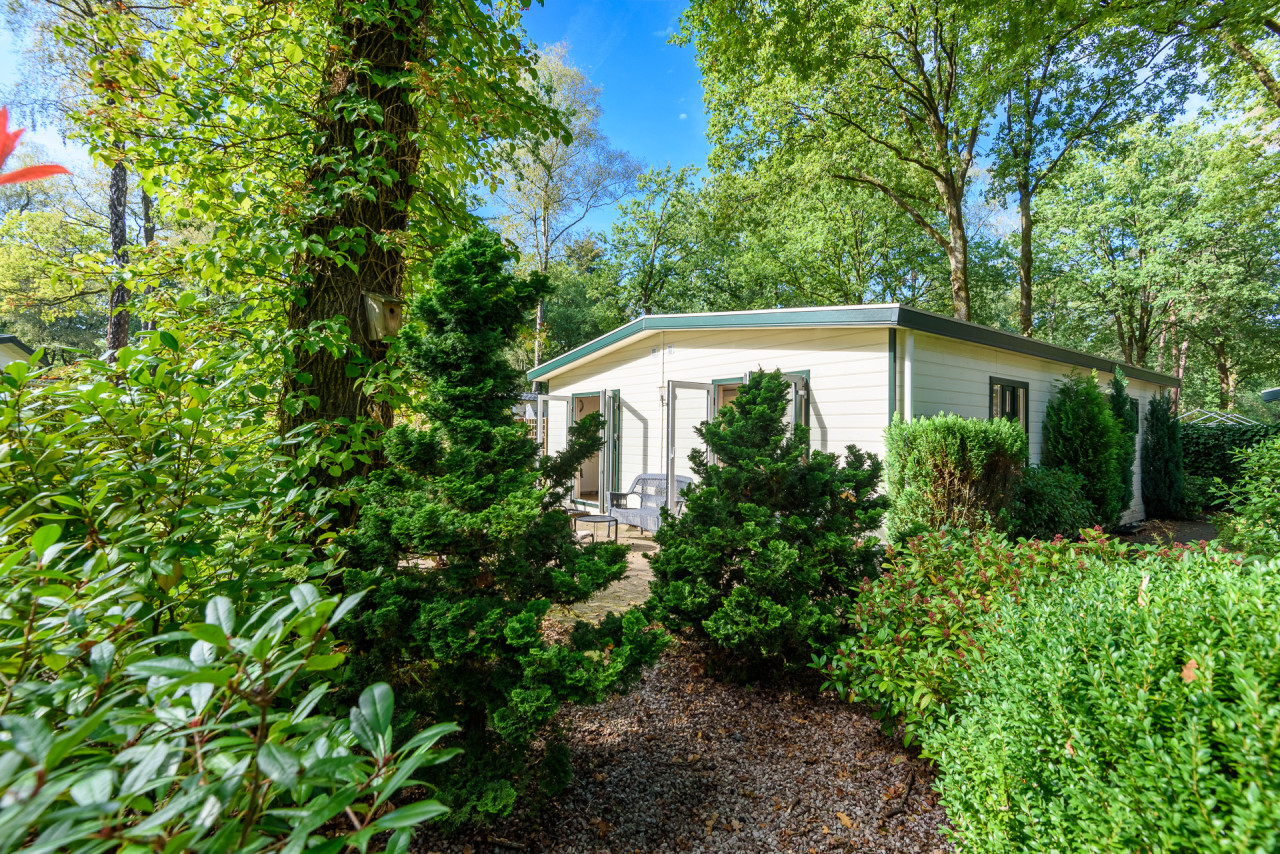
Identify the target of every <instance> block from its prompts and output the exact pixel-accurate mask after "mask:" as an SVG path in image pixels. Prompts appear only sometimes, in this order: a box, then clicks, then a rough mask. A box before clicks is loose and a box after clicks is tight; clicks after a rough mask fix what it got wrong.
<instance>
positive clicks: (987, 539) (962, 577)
mask: <svg viewBox="0 0 1280 854" xmlns="http://www.w3.org/2000/svg"><path fill="white" fill-rule="evenodd" d="M1125 554H1126V546H1125V545H1124V544H1122V543H1120V542H1118V541H1116V540H1112V539H1108V538H1107V537H1106V536H1105V535H1103V534H1102V532H1101V531H1100V530H1086V531H1083V532H1082V540H1081V541H1080V542H1074V541H1067V540H1063V539H1062V538H1060V537H1059V538H1057V539H1055V540H1054V541H1053V542H1044V541H1040V540H1032V541H1030V542H1026V543H1018V544H1014V543H1010V542H1009V541H1008V540H1006V539H1005V538H1004V537H1003V536H1001V535H999V534H970V535H946V534H942V533H936V532H935V533H932V534H923V535H921V536H918V537H914V538H912V539H911V540H909V541H908V542H907V543H906V544H905V546H903V547H900V548H896V549H893V550H892V551H891V553H890V554H889V555H887V556H886V558H885V564H884V574H883V575H882V576H881V577H880V578H878V579H876V580H874V581H872V580H870V579H868V580H865V581H863V582H862V588H861V590H860V591H859V594H858V598H857V602H856V604H855V606H854V609H853V612H852V615H851V623H852V628H853V629H854V633H851V634H850V635H849V637H848V639H846V640H845V641H844V642H843V644H842V645H840V646H838V647H837V648H835V649H834V650H833V651H831V652H829V653H827V654H825V655H822V656H818V657H816V658H815V659H814V662H813V666H814V667H815V668H817V669H818V670H819V671H821V672H822V673H824V674H825V675H826V679H827V683H826V685H824V686H823V687H824V690H826V689H834V690H835V691H836V692H837V693H838V694H839V695H840V696H841V697H842V698H844V699H847V700H849V701H850V702H866V703H873V704H876V706H877V709H876V712H875V714H876V716H877V717H879V718H880V719H882V720H883V721H884V722H885V726H886V728H887V729H892V727H894V726H895V725H896V724H897V723H898V722H899V721H902V722H903V723H904V724H905V725H906V735H907V741H908V743H909V742H910V741H912V740H914V739H915V738H917V737H919V735H920V733H922V732H927V731H928V730H929V729H930V728H931V727H932V726H934V725H935V724H936V723H937V721H938V720H939V719H940V718H941V717H942V716H944V715H945V714H946V708H947V706H948V705H949V704H950V703H952V702H953V701H954V700H955V698H956V696H957V692H958V690H959V689H958V687H957V686H958V682H959V678H960V675H961V674H962V673H963V672H964V671H966V670H967V669H969V668H970V667H971V666H973V665H974V664H975V663H977V662H978V661H981V660H982V659H983V658H984V657H985V656H986V655H987V649H986V647H987V645H988V643H989V642H988V640H987V637H988V634H987V630H988V627H989V624H990V622H991V620H992V619H993V618H994V615H995V612H996V611H997V610H998V608H999V607H1000V606H1001V603H1003V602H1006V601H1007V602H1010V603H1013V604H1014V605H1015V606H1016V605H1017V603H1018V602H1019V601H1020V600H1021V598H1022V597H1023V596H1024V595H1025V594H1026V592H1027V591H1028V590H1032V589H1037V588H1042V587H1057V586H1061V585H1063V584H1066V583H1068V582H1070V581H1072V580H1073V579H1076V578H1078V577H1079V576H1080V574H1081V573H1083V572H1085V571H1086V570H1087V569H1088V568H1090V567H1092V566H1097V565H1112V564H1116V563H1119V562H1122V561H1123V560H1124V559H1125Z"/></svg>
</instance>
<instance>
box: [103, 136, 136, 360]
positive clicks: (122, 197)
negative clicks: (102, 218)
mask: <svg viewBox="0 0 1280 854" xmlns="http://www.w3.org/2000/svg"><path fill="white" fill-rule="evenodd" d="M128 199H129V171H128V169H127V168H126V167H125V164H124V160H123V159H120V160H117V161H116V163H115V165H114V166H112V167H111V183H110V185H109V190H108V197H107V226H108V229H109V231H110V234H111V257H112V259H113V260H114V261H115V263H116V266H117V267H120V268H121V269H123V268H124V267H125V266H126V265H127V264H128V263H129V253H128V251H127V250H126V249H125V247H126V246H127V245H128V243H129V230H128V224H127V222H126V219H125V217H126V213H127V202H128ZM131 296H133V294H132V292H130V290H129V288H128V287H127V286H126V285H125V283H124V281H123V280H121V281H119V282H117V283H116V285H115V287H114V288H112V289H111V300H110V303H109V304H108V309H107V311H108V320H107V359H108V360H110V361H115V354H116V352H117V351H118V350H120V349H121V348H122V347H126V346H128V344H129V310H128V308H127V306H128V305H129V298H130V297H131Z"/></svg>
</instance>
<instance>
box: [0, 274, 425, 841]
mask: <svg viewBox="0 0 1280 854" xmlns="http://www.w3.org/2000/svg"><path fill="white" fill-rule="evenodd" d="M187 302H188V303H190V302H192V300H190V299H188V300H187ZM187 307H188V308H191V306H190V305H188V306H187ZM192 311H193V314H194V319H190V320H188V321H181V320H179V319H177V318H173V319H171V323H170V324H169V326H170V330H169V331H165V332H158V333H153V334H151V335H149V336H146V337H144V338H143V339H142V340H141V341H140V342H139V343H138V345H137V346H136V347H130V348H125V349H123V350H121V351H119V352H118V353H117V354H116V356H117V358H116V361H115V362H114V363H113V364H108V363H105V362H98V361H86V362H82V363H81V364H79V365H77V366H76V367H75V368H74V370H73V371H72V373H71V375H70V376H69V377H68V378H67V379H68V381H66V382H62V383H59V382H51V381H49V380H48V379H47V378H45V377H42V376H38V375H37V374H36V373H35V372H33V371H32V370H31V368H30V366H29V365H28V364H27V363H25V362H14V363H12V364H10V365H8V366H6V369H5V371H4V373H3V374H0V506H2V507H3V508H4V512H3V515H2V516H0V574H2V575H3V578H4V580H5V584H4V585H3V587H2V589H0V732H3V733H4V737H0V790H3V791H4V792H5V795H4V798H3V799H2V800H0V850H5V851H11V850H16V849H19V848H21V849H22V850H26V851H33V852H38V851H74V852H91V851H107V850H144V849H145V850H190V851H208V852H211V853H212V852H222V851H229V850H258V849H261V848H263V847H271V846H275V847H283V848H284V850H302V849H303V848H304V847H305V848H307V850H337V849H338V848H340V847H343V846H346V845H348V844H350V845H352V846H354V847H355V848H356V849H358V850H364V849H365V848H366V847H367V846H368V845H369V844H370V842H371V841H372V839H373V838H374V836H375V835H376V834H379V833H383V832H384V831H385V832H392V833H393V837H392V842H391V843H389V844H390V847H391V849H392V850H400V851H403V850H405V848H406V846H407V844H408V835H409V833H410V829H411V828H412V827H413V826H415V825H416V824H418V823H420V822H421V821H424V820H426V819H429V818H432V817H434V816H436V815H438V814H440V813H441V812H442V811H443V808H442V807H440V806H439V804H436V803H434V802H430V801H423V802H421V803H418V804H412V805H407V806H403V807H401V808H400V809H397V810H394V811H393V810H392V808H391V805H390V804H389V799H390V798H393V797H395V796H396V795H397V792H398V791H399V790H400V789H401V788H402V787H403V786H404V785H406V784H407V783H409V782H410V781H412V780H413V779H414V775H415V772H416V770H417V769H418V768H420V767H423V766H425V765H429V764H432V763H435V762H437V761H439V760H442V759H444V758H447V756H448V754H447V753H445V752H441V751H438V750H434V749H433V748H432V744H433V743H434V741H435V739H436V738H438V737H439V736H440V735H441V734H443V732H444V730H442V729H430V730H426V731H425V732H424V734H423V735H421V736H420V737H418V738H417V739H416V740H413V741H410V742H407V743H405V744H403V745H402V746H400V747H399V748H394V749H393V747H392V745H391V742H390V725H391V717H392V703H393V700H392V694H391V692H390V691H389V689H388V688H387V686H385V685H382V686H373V687H370V686H367V685H362V686H359V688H358V689H357V690H356V691H355V692H353V702H354V703H355V705H356V708H355V710H352V709H349V708H341V709H338V710H335V711H336V715H335V716H333V717H331V716H328V715H326V714H320V713H318V710H317V703H318V702H319V700H320V698H321V697H322V696H323V695H324V694H325V693H326V691H327V688H328V683H327V682H326V681H323V680H324V678H325V675H326V673H328V672H330V671H332V670H334V668H336V667H337V666H338V665H339V664H340V663H341V661H342V659H343V655H342V653H341V651H340V650H339V649H337V648H336V647H335V644H334V636H333V634H332V631H331V627H332V626H333V625H334V624H335V623H337V622H338V621H339V620H340V619H341V618H342V617H343V615H344V614H345V613H347V612H348V611H349V610H350V608H351V607H352V606H353V605H354V604H355V603H356V601H357V599H358V593H356V594H354V595H353V596H352V597H349V598H348V599H346V600H345V601H344V600H340V599H338V598H336V597H333V596H324V595H322V594H321V593H320V592H319V591H318V590H317V589H316V588H315V587H314V586H312V584H311V583H310V582H309V581H308V579H315V580H323V579H324V578H325V577H326V576H327V575H328V573H329V572H330V571H331V570H332V566H333V562H334V560H335V559H336V558H337V552H336V551H334V550H333V549H332V546H326V541H327V540H328V539H329V535H328V533H327V532H326V526H327V524H328V522H329V520H330V519H331V518H332V516H333V513H334V511H333V509H332V507H331V505H332V503H333V501H334V498H335V497H334V496H333V495H332V494H331V493H329V491H327V490H325V489H315V488H309V487H307V486H306V484H305V481H304V473H305V471H306V470H307V469H308V468H309V466H310V465H311V463H312V461H314V460H317V459H323V458H324V456H323V454H321V453H320V452H318V451H317V450H316V449H310V450H309V449H308V446H307V445H306V444H305V443H304V444H302V445H299V446H295V447H296V453H295V454H294V455H292V456H291V455H286V454H284V453H282V449H281V443H280V441H279V437H278V435H277V434H276V432H275V430H274V427H273V425H272V424H271V422H270V419H269V418H268V417H267V413H268V412H269V410H270V407H271V404H270V403H269V402H268V401H267V400H265V399H263V398H264V397H265V395H263V394H262V391H261V390H259V389H257V387H256V384H255V383H254V381H253V380H254V371H255V370H257V369H258V367H259V366H260V365H261V364H262V363H263V361H264V360H263V358H262V352H261V350H262V348H264V347H269V346H270V344H269V343H268V342H263V341H260V340H256V339H254V338H252V337H250V336H242V335H231V336H226V337H224V338H222V339H221V340H219V339H218V338H216V337H211V336H207V335H205V334H203V333H204V332H205V331H206V327H205V326H204V324H203V323H202V322H201V318H200V316H199V312H198V311H197V310H195V309H192ZM318 454H319V455H318ZM315 846H319V847H318V848H317V847H315Z"/></svg>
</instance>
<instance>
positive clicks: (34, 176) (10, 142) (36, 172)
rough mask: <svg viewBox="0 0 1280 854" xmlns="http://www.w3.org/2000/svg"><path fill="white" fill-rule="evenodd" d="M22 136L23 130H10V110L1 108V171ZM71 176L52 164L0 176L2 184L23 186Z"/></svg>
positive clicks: (25, 168) (16, 170)
mask: <svg viewBox="0 0 1280 854" xmlns="http://www.w3.org/2000/svg"><path fill="white" fill-rule="evenodd" d="M20 136H22V128H18V129H17V130H15V131H10V130H9V109H8V108H7V107H0V169H3V168H4V162H5V161H6V160H8V159H9V155H10V154H13V149H14V147H15V146H16V145H17V144H18V138H19V137H20ZM70 174H71V173H70V172H68V171H67V170H66V169H63V168H62V167H61V166H56V165H54V164H52V163H47V164H43V165H40V166H25V167H23V168H22V169H15V170H13V171H12V172H5V173H4V174H2V175H0V184H22V183H25V182H27V181H39V180H40V179H41V178H50V177H52V176H54V175H70Z"/></svg>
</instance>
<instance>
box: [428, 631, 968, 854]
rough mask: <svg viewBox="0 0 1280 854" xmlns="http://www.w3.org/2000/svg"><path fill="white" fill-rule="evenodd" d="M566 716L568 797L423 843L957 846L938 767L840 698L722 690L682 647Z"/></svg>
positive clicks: (718, 851) (566, 851)
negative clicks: (475, 830)
mask: <svg viewBox="0 0 1280 854" xmlns="http://www.w3.org/2000/svg"><path fill="white" fill-rule="evenodd" d="M563 714H564V724H565V731H566V733H567V735H568V738H569V744H570V748H571V750H572V753H573V766H574V772H575V780H574V783H573V785H572V786H571V787H570V789H569V790H568V791H567V792H565V793H564V794H562V795H561V796H560V797H559V798H558V799H557V800H556V802H555V803H554V804H552V805H550V806H548V807H547V808H545V809H544V810H543V811H542V812H541V813H540V814H539V815H536V816H516V817H513V818H512V819H510V820H509V821H507V822H504V823H502V824H500V825H498V826H497V827H494V828H492V829H491V830H489V831H487V832H484V833H479V834H472V835H469V836H467V835H464V836H460V837H457V838H454V839H450V840H441V839H439V838H435V837H433V836H432V835H430V834H429V835H427V836H425V837H423V838H420V839H419V840H417V842H416V843H415V846H414V847H415V851H417V852H420V854H425V853H426V852H440V854H445V852H449V854H491V852H494V854H509V852H512V851H531V852H556V854H606V852H607V854H624V852H627V853H628V854H629V852H639V854H656V852H692V854H697V852H702V853H703V854H734V852H741V854H756V852H760V854H766V852H800V854H803V853H804V852H810V854H816V852H833V851H839V852H847V851H868V852H920V854H942V852H949V851H951V850H952V849H951V846H950V844H949V843H947V842H946V840H945V839H944V838H943V837H942V835H941V834H940V833H939V826H940V825H942V824H943V823H944V822H945V815H944V813H943V810H942V809H941V807H939V806H938V804H937V796H936V794H935V793H934V791H933V788H932V786H931V784H932V782H933V776H932V772H931V771H930V769H929V766H928V764H927V763H925V762H924V761H923V760H921V759H919V758H918V757H917V756H916V755H915V754H914V753H913V752H912V751H907V750H904V749H903V748H902V744H901V741H900V740H897V739H894V738H890V737H886V736H884V735H882V734H881V732H880V730H879V725H878V723H877V722H876V721H875V720H873V719H871V718H869V717H866V716H865V715H863V714H862V713H860V712H859V710H858V709H857V708H855V707H852V706H849V705H848V704H844V703H840V702H839V701H837V700H835V699H833V698H832V699H826V698H824V699H821V700H817V701H814V700H812V699H806V698H803V697H799V696H793V695H791V694H788V693H785V692H781V691H779V690H771V689H759V688H756V689H751V688H746V687H742V686H734V685H724V684H721V683H719V682H716V681H713V680H710V679H707V678H705V677H704V676H702V665H701V662H700V661H699V660H698V658H697V657H696V656H694V655H692V654H691V653H690V652H689V651H688V649H687V648H680V647H677V648H675V649H673V650H670V651H668V652H667V653H666V654H665V655H664V656H663V658H662V660H661V661H660V662H659V663H658V664H657V665H656V666H655V667H653V668H650V669H649V670H648V671H646V673H645V676H644V678H643V680H642V681H641V682H640V684H638V685H637V686H636V687H635V688H633V689H632V690H631V692H630V693H628V694H625V695H622V696H619V697H615V698H614V699H612V700H611V701H609V702H607V703H603V704H601V705H599V706H589V707H583V708H572V709H567V710H566V711H565V712H564V713H563ZM908 790H909V794H907V793H908ZM904 794H907V796H906V798H905V799H904V797H903V796H904Z"/></svg>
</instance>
